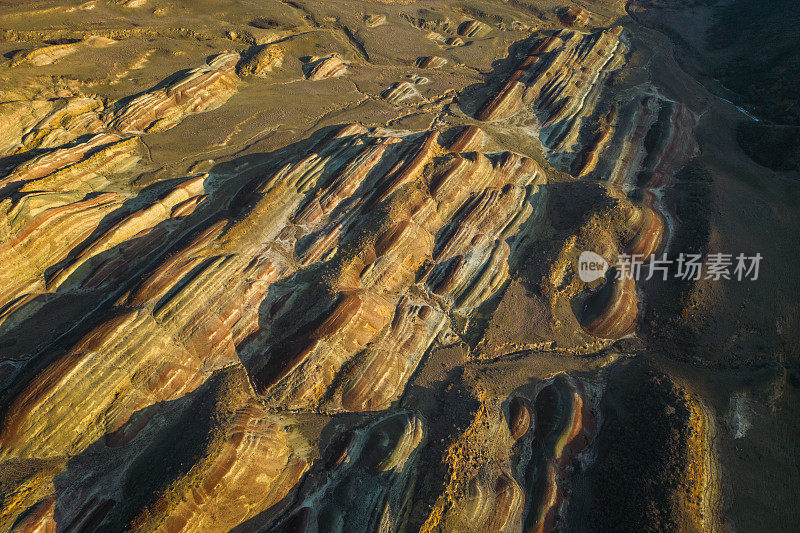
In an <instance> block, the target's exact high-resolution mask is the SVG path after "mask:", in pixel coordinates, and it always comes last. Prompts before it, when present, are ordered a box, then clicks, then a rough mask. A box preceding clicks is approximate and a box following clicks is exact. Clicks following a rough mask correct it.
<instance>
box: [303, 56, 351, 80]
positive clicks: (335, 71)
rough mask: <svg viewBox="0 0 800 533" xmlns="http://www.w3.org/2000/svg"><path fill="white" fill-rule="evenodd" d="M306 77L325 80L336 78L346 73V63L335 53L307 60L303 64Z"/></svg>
mask: <svg viewBox="0 0 800 533" xmlns="http://www.w3.org/2000/svg"><path fill="white" fill-rule="evenodd" d="M305 70H306V78H307V79H309V80H315V81H316V80H325V79H328V78H338V77H339V76H342V75H344V74H345V73H347V64H346V63H345V62H344V61H342V58H341V57H339V56H338V55H337V54H332V55H330V56H328V57H323V58H320V59H317V60H315V61H311V62H309V63H308V64H307V65H306V66H305Z"/></svg>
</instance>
